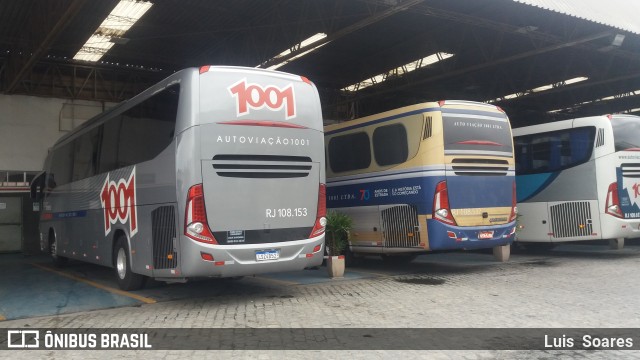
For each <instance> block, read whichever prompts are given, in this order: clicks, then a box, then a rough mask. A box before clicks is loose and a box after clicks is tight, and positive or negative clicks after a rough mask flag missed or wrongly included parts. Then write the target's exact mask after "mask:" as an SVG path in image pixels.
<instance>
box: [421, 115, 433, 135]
mask: <svg viewBox="0 0 640 360" xmlns="http://www.w3.org/2000/svg"><path fill="white" fill-rule="evenodd" d="M432 127H433V118H432V117H431V116H427V118H426V119H425V120H424V133H423V135H422V139H423V140H424V139H428V138H430V137H431V134H432V131H433V128H432Z"/></svg>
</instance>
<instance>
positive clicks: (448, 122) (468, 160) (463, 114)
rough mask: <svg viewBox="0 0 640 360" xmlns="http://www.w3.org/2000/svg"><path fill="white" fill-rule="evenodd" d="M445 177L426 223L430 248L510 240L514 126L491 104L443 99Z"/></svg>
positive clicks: (469, 246) (497, 243)
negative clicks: (512, 134)
mask: <svg viewBox="0 0 640 360" xmlns="http://www.w3.org/2000/svg"><path fill="white" fill-rule="evenodd" d="M440 106H441V111H442V122H443V137H444V155H445V156H444V159H445V161H444V162H445V179H444V180H441V181H439V182H438V183H437V184H436V186H435V189H434V197H433V208H432V218H431V220H429V221H428V231H429V246H430V248H431V249H432V250H445V249H477V248H490V247H497V246H503V245H507V244H510V243H511V242H512V241H513V238H514V234H515V220H516V203H515V201H516V199H515V196H516V194H515V173H514V160H513V145H512V143H513V142H512V138H511V128H510V125H509V119H508V118H507V116H506V114H505V113H504V112H503V111H502V110H501V109H499V108H497V107H495V106H493V105H486V104H481V103H473V102H466V101H442V102H440Z"/></svg>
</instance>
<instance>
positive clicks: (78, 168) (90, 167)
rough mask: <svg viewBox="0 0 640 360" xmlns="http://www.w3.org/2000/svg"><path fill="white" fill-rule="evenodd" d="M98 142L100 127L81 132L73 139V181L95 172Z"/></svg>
mask: <svg viewBox="0 0 640 360" xmlns="http://www.w3.org/2000/svg"><path fill="white" fill-rule="evenodd" d="M99 143H100V127H96V128H94V129H92V130H91V131H89V132H87V133H84V134H82V135H81V136H80V137H78V138H77V139H76V140H75V141H74V144H75V145H74V164H73V178H72V180H73V181H77V180H82V179H86V178H88V177H91V176H93V175H95V174H96V171H97V169H96V160H97V152H98V145H99Z"/></svg>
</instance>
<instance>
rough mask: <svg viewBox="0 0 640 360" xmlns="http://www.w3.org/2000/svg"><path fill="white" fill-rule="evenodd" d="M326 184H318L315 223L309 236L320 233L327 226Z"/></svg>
mask: <svg viewBox="0 0 640 360" xmlns="http://www.w3.org/2000/svg"><path fill="white" fill-rule="evenodd" d="M325 216H327V186H326V185H325V184H320V187H319V189H318V212H317V215H316V223H315V225H314V226H313V230H311V235H309V237H310V238H312V237H316V236H318V235H322V234H323V233H324V229H325V227H326V226H327V218H326V217H325Z"/></svg>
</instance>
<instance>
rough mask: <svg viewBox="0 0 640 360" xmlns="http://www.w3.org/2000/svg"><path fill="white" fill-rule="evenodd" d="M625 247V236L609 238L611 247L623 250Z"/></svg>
mask: <svg viewBox="0 0 640 360" xmlns="http://www.w3.org/2000/svg"><path fill="white" fill-rule="evenodd" d="M623 247H624V238H617V239H611V240H609V249H611V250H621V249H622V248H623Z"/></svg>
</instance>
